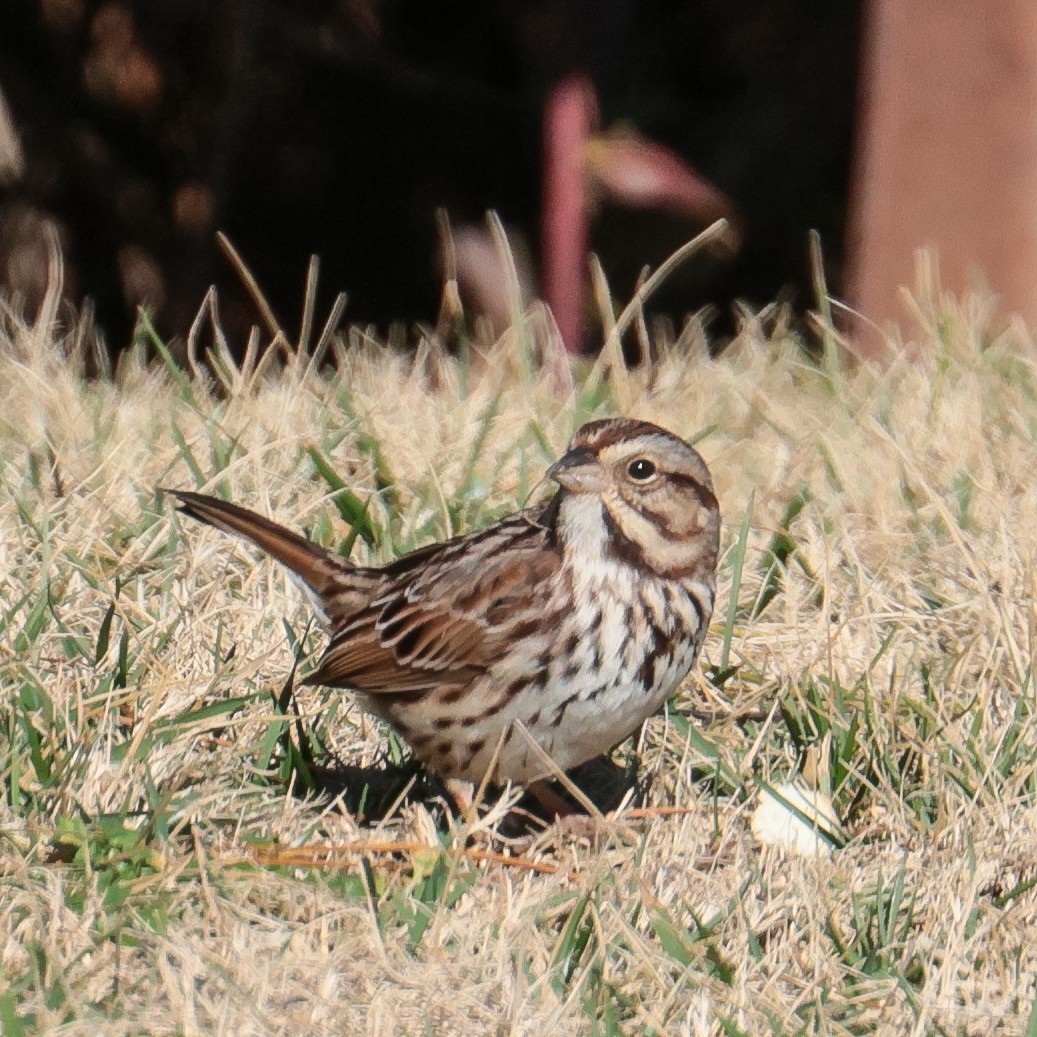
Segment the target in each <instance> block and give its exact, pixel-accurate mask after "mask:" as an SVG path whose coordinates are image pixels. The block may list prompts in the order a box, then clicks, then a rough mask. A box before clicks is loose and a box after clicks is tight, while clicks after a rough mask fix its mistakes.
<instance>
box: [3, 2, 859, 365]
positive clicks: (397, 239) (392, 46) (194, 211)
mask: <svg viewBox="0 0 1037 1037" xmlns="http://www.w3.org/2000/svg"><path fill="white" fill-rule="evenodd" d="M859 22H860V3H859V2H851V3H842V4H832V3H829V2H819V0H743V2H729V0H643V2H638V3H635V2H633V0H582V2H581V0H571V2H562V0H554V2H536V0H533V2H519V0H513V2H512V0H452V2H451V0H439V2H436V3H430V2H429V0H383V2H379V0H305V2H304V0H295V2H292V0H265V2H264V0H206V2H203V0H120V2H117V3H113V2H101V0H6V3H5V4H4V11H3V14H2V15H0V90H2V92H3V94H4V96H5V97H6V99H7V102H8V105H9V108H10V110H11V113H12V116H13V120H14V123H15V126H16V129H17V130H18V134H19V137H20V140H21V144H22V148H23V151H24V158H25V163H24V172H23V175H22V176H21V178H20V179H19V180H17V181H15V182H13V183H7V184H6V185H4V184H0V264H2V266H0V283H6V284H7V285H8V287H9V288H10V289H12V290H14V291H17V292H18V293H19V295H20V296H21V297H22V298H24V299H25V302H26V305H27V306H29V307H31V306H32V305H35V304H37V303H38V298H39V293H40V291H41V290H42V286H43V274H42V271H43V270H44V268H45V267H44V264H45V258H46V253H45V249H44V248H43V244H42V242H43V240H44V238H43V236H42V234H41V229H42V227H43V225H44V221H46V220H52V221H53V222H54V223H56V225H57V226H58V228H59V230H60V234H61V240H62V242H63V246H64V251H65V255H66V261H67V265H68V270H69V276H68V282H67V286H66V290H67V293H68V294H69V296H70V297H71V298H72V299H73V300H77V301H78V300H80V299H82V298H83V297H84V296H89V297H91V298H92V299H93V301H94V304H95V306H96V313H97V318H98V322H99V324H100V325H101V327H102V328H103V329H104V330H105V333H106V337H107V340H108V343H109V346H110V347H111V348H112V349H119V348H121V347H123V346H125V345H126V344H127V343H128V342H129V341H130V338H131V335H132V329H133V322H134V310H135V307H136V305H137V304H138V303H139V302H141V301H146V302H148V303H149V304H150V305H152V306H153V307H154V309H155V313H156V323H157V324H158V327H159V329H160V331H161V332H162V333H163V334H164V335H166V336H172V335H182V334H183V333H184V332H185V330H186V328H187V327H188V325H189V323H190V321H191V319H192V318H193V316H194V314H195V312H196V311H197V308H198V305H199V303H200V301H201V299H202V296H203V295H204V292H205V290H206V288H207V287H208V286H209V284H211V283H216V284H218V285H219V287H220V293H221V302H222V305H223V310H224V317H225V320H226V321H227V322H228V323H229V325H230V330H232V331H235V330H237V329H238V328H239V326H240V327H241V328H245V329H247V326H248V324H250V323H252V322H254V321H255V319H256V318H255V314H254V311H253V310H252V308H251V306H250V304H249V303H248V301H247V299H246V298H245V297H244V295H243V293H242V291H241V286H240V283H239V281H238V279H237V277H236V275H235V274H234V273H233V272H232V271H231V270H230V269H229V267H228V265H227V263H226V261H225V260H224V259H223V257H222V256H221V255H220V253H219V251H218V249H217V247H216V245H215V241H214V233H215V231H216V230H218V229H222V230H224V231H226V233H227V234H228V235H229V237H230V238H231V240H232V241H233V242H234V244H235V245H236V247H237V248H238V249H239V251H240V252H241V253H242V255H243V256H244V257H245V259H246V260H247V261H248V263H249V264H250V265H251V266H252V268H253V270H254V271H255V273H256V276H257V279H258V281H259V283H260V284H261V285H262V287H263V289H264V292H265V293H266V295H267V296H268V297H269V299H270V300H271V302H272V303H273V305H274V308H275V310H276V312H277V313H278V314H279V316H280V317H281V319H282V320H283V321H285V322H286V326H287V327H288V328H292V329H294V328H296V327H297V326H298V319H299V312H300V308H301V300H302V285H303V280H304V276H305V270H306V263H307V260H308V257H309V255H310V254H311V253H317V254H319V255H320V257H321V260H322V275H321V283H322V289H321V298H320V305H319V308H318V313H320V314H323V313H326V312H327V307H328V305H329V303H330V300H331V298H332V296H333V294H334V293H336V292H338V291H343V290H344V291H346V292H348V295H349V306H348V309H347V312H346V319H347V321H350V322H361V323H368V322H373V323H376V324H379V325H385V324H387V323H388V322H390V321H393V320H404V321H407V322H412V321H424V322H429V323H431V322H432V321H434V320H435V316H436V312H437V309H438V305H439V298H440V292H441V273H440V271H439V268H438V265H437V258H436V257H437V253H438V245H437V230H436V220H435V212H436V209H437V207H440V206H442V207H444V208H445V209H446V210H447V212H448V214H449V216H450V220H451V222H452V224H454V225H461V224H464V223H478V222H480V221H481V220H482V218H483V214H484V212H485V210H487V209H491V208H492V209H496V210H497V211H498V212H499V213H500V214H501V216H502V218H503V219H504V220H505V221H506V223H508V225H509V227H512V228H514V229H516V230H517V231H519V232H520V233H521V234H522V235H523V237H524V238H525V240H526V241H527V242H528V243H529V245H530V247H531V250H532V252H533V257H534V260H535V259H536V249H537V244H538V240H539V234H540V231H539V222H540V209H541V180H542V171H541V151H542V141H541V119H542V112H543V105H544V102H545V99H546V97H547V95H548V93H549V91H550V90H551V88H552V86H553V85H554V84H556V83H557V82H558V81H559V79H560V78H561V77H562V76H564V75H566V74H567V73H570V72H572V71H576V70H582V71H586V72H588V73H589V74H590V76H591V77H592V78H593V81H594V83H595V85H596V87H597V90H598V95H599V104H600V107H601V112H602V123H603V125H604V126H606V127H607V126H610V125H613V124H615V123H617V122H619V121H626V122H628V123H630V124H632V125H634V126H636V127H637V129H638V130H639V131H640V132H641V133H642V134H644V135H645V136H647V137H649V138H651V139H654V140H656V141H658V142H660V143H662V144H664V145H667V146H668V147H670V148H672V149H673V150H674V151H675V152H676V153H677V154H679V155H680V156H682V157H683V158H684V159H685V160H686V161H687V162H689V163H690V164H691V165H693V166H694V168H695V169H696V170H698V172H699V173H701V174H702V175H703V176H704V177H705V178H707V179H708V180H709V181H711V182H712V184H714V185H715V186H716V187H718V188H719V189H720V190H721V191H723V192H724V193H725V194H726V195H727V196H728V198H729V199H731V201H732V203H733V205H734V207H735V211H736V214H737V217H738V220H739V223H740V226H741V230H742V246H741V249H740V251H739V252H738V253H737V255H736V256H735V257H734V258H733V259H731V260H730V261H728V262H726V263H721V264H718V263H711V264H703V265H701V266H700V267H699V268H695V267H694V266H692V267H691V268H689V270H688V271H686V272H685V273H684V274H682V275H681V276H680V277H677V278H675V279H673V280H672V281H671V283H670V284H669V285H668V286H667V289H666V290H665V292H664V293H663V294H662V295H661V296H660V297H659V298H658V300H657V301H656V304H655V305H656V306H657V308H661V309H664V310H667V311H669V312H671V313H672V314H673V315H674V317H675V318H676V319H678V320H679V319H680V317H681V316H682V315H683V314H685V313H687V312H690V311H693V310H696V309H698V308H699V307H701V306H703V305H706V304H713V305H715V306H716V307H718V310H719V314H720V317H719V318H718V321H717V327H718V328H719V329H720V330H721V331H722V330H723V327H724V324H725V315H726V314H729V313H730V312H731V309H732V305H731V304H732V303H733V302H734V300H736V299H742V300H745V301H746V302H748V303H749V304H750V305H755V306H760V305H763V304H765V303H768V302H770V301H772V300H774V299H775V298H784V299H787V300H789V301H792V302H793V303H794V304H795V305H797V306H800V307H805V306H810V305H812V303H813V298H812V289H811V287H810V278H809V271H808V263H807V232H808V230H809V229H811V228H816V229H817V230H819V231H820V232H821V235H822V239H823V242H824V247H825V258H826V262H827V270H828V276H829V283H830V285H833V286H834V287H835V288H836V289H838V286H839V278H840V271H841V261H842V249H843V236H844V223H845V216H846V207H847V194H848V178H849V169H850V159H851V142H852V131H853V125H854V114H855V105H856V77H857V52H858V42H859V40H858V37H859ZM691 222H693V221H691ZM699 229H701V227H696V226H692V225H691V224H690V223H689V224H688V225H687V226H682V225H679V221H678V223H676V224H675V221H674V220H673V219H672V218H671V219H666V218H660V217H659V216H658V214H654V215H653V214H652V213H645V212H641V211H629V210H623V209H620V208H618V207H606V208H605V209H604V210H603V211H601V212H600V213H598V215H597V218H596V220H595V222H594V225H593V232H592V242H591V243H592V247H594V248H595V249H597V250H598V251H599V253H600V255H601V258H602V260H603V263H604V266H605V269H606V271H607V273H608V274H609V279H610V284H611V286H612V289H613V292H614V294H615V295H616V296H618V297H619V298H620V299H626V298H628V297H629V295H630V293H631V292H632V290H633V287H634V281H635V278H636V276H637V272H638V270H639V269H640V268H641V266H642V265H643V264H645V263H650V264H653V265H656V264H658V263H659V262H660V261H661V260H662V259H663V258H665V256H666V255H667V254H668V253H669V251H671V250H672V248H674V247H675V246H676V245H678V244H680V243H681V242H682V241H684V240H687V239H688V238H689V237H691V236H692V234H694V233H695V232H696V231H697V230H699Z"/></svg>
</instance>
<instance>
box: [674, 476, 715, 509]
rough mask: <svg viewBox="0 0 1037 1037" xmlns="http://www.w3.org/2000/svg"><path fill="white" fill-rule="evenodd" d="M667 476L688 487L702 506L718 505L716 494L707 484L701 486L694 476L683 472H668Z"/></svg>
mask: <svg viewBox="0 0 1037 1037" xmlns="http://www.w3.org/2000/svg"><path fill="white" fill-rule="evenodd" d="M667 478H668V479H669V480H670V481H671V482H675V483H677V484H678V485H680V486H686V487H688V489H690V490H691V491H692V493H694V494H695V496H696V497H698V499H699V504H701V505H702V506H703V507H704V508H709V509H713V508H716V507H719V505H718V503H717V498H716V494H715V493H713V491H712V490H711V489H710V488H709V487H708V486H703V485H702V483H700V482H699V481H698V479H696V478H694V476H691V475H685V474H684V473H683V472H670V473H669V474H668V475H667Z"/></svg>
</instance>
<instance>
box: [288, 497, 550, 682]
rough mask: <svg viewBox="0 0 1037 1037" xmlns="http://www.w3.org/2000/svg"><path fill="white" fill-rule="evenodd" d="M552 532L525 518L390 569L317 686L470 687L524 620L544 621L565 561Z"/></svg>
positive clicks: (326, 662)
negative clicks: (546, 601) (550, 590)
mask: <svg viewBox="0 0 1037 1037" xmlns="http://www.w3.org/2000/svg"><path fill="white" fill-rule="evenodd" d="M547 539H548V538H547V535H546V532H545V531H544V530H543V529H542V528H541V527H539V526H537V525H536V524H533V523H530V521H529V520H528V519H526V518H523V517H515V518H513V519H511V520H507V521H506V522H505V523H502V524H500V525H498V526H495V527H491V528H490V529H488V530H487V531H486V532H485V534H484V535H479V536H477V537H476V538H468V539H467V540H465V541H448V542H447V543H445V544H443V545H442V549H441V550H440V551H438V552H435V553H433V554H426V555H425V556H424V557H423V559H422V561H421V565H420V566H415V567H414V568H410V567H408V566H407V565H405V564H398V567H397V568H396V569H395V571H394V570H393V569H392V567H390V569H389V570H387V578H388V584H387V586H386V587H385V588H384V590H383V592H382V593H381V594H379V595H378V596H377V597H375V598H374V600H373V601H371V603H370V604H369V605H368V606H366V607H365V608H363V609H361V610H360V611H359V612H357V613H355V614H354V615H353V616H352V617H350V618H349V619H348V620H347V621H346V622H345V623H344V624H343V625H342V626H341V627H340V628H339V629H337V630H336V632H335V636H334V637H333V639H332V641H331V644H329V645H328V649H327V651H326V652H325V653H324V656H323V658H322V659H321V662H320V665H319V667H318V668H317V670H316V671H314V672H313V673H312V674H310V675H309V676H308V677H307V683H309V684H324V685H331V686H337V687H348V688H354V689H356V690H357V691H363V692H370V693H379V692H404V691H411V692H420V691H426V690H427V691H431V690H432V689H434V688H437V687H443V686H444V685H448V684H449V685H458V684H468V683H469V682H470V681H471V680H473V679H474V678H475V677H476V676H477V675H478V674H480V673H482V672H485V670H486V669H487V668H488V667H489V666H490V665H491V664H492V663H493V662H494V661H495V660H497V659H499V658H500V656H501V654H502V652H504V651H505V649H506V647H507V646H508V644H509V643H510V642H511V640H512V639H513V638H514V636H515V633H516V630H517V629H518V627H519V626H520V625H521V624H522V623H523V622H526V623H527V624H528V622H529V621H530V618H531V617H536V618H538V619H542V611H543V598H544V596H545V581H548V580H550V579H552V578H553V577H554V576H555V575H556V574H557V572H558V570H559V568H560V566H561V560H560V556H559V555H558V554H557V552H556V551H554V550H553V549H552V548H551V547H549V546H547ZM405 561H406V560H405V559H404V560H402V562H405Z"/></svg>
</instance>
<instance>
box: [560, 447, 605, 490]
mask: <svg viewBox="0 0 1037 1037" xmlns="http://www.w3.org/2000/svg"><path fill="white" fill-rule="evenodd" d="M547 475H548V478H549V479H554V481H555V482H556V483H558V485H559V486H561V487H563V488H564V489H566V490H571V491H572V492H573V493H601V492H602V490H604V489H605V479H604V473H603V472H602V470H601V465H600V464H599V463H598V458H597V456H596V455H595V454H594V452H593V451H592V450H588V449H587V447H577V448H576V449H575V450H570V451H569V453H567V454H566V455H565V456H564V457H562V458H561V459H560V460H558V461H555V463H554V464H553V465H551V467H550V468H548V470H547Z"/></svg>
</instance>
